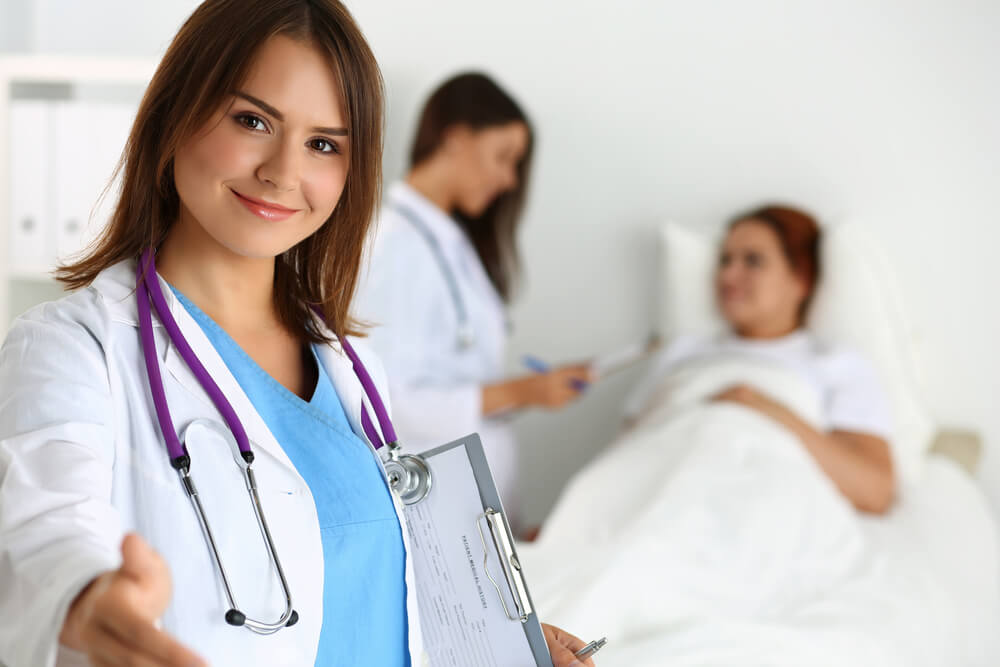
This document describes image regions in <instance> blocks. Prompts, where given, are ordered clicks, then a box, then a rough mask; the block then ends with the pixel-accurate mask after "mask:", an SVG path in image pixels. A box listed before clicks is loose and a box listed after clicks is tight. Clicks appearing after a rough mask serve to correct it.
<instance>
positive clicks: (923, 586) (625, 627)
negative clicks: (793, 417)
mask: <svg viewBox="0 0 1000 667" xmlns="http://www.w3.org/2000/svg"><path fill="white" fill-rule="evenodd" d="M741 363H742V364H745V363H746V362H740V363H737V362H735V361H733V360H720V361H719V362H717V363H713V364H709V365H705V366H702V367H700V368H697V369H688V372H686V373H681V374H679V375H678V376H675V377H673V378H671V380H670V383H669V386H667V387H665V389H664V391H663V392H662V393H661V400H660V401H659V402H658V405H657V407H656V409H654V410H652V411H650V412H649V413H647V414H646V416H645V417H644V419H643V421H642V424H641V425H640V426H639V427H638V428H637V429H636V430H634V431H633V432H631V433H629V434H627V435H625V436H624V437H623V438H621V440H620V441H619V442H618V443H616V445H615V446H613V447H612V448H610V449H609V450H608V452H607V453H605V454H604V455H603V456H602V457H600V458H599V459H598V460H596V461H594V462H593V463H592V464H590V465H589V466H587V467H586V468H585V469H584V470H582V471H581V472H580V473H579V474H578V475H577V476H576V477H575V478H574V480H573V482H572V483H571V484H570V485H569V487H568V488H567V490H566V492H565V493H564V495H563V497H562V498H561V499H560V502H559V503H558V504H557V506H556V508H555V510H554V512H553V514H552V515H551V517H550V519H549V521H547V523H546V525H545V527H544V529H543V531H542V534H541V536H540V538H539V540H538V541H537V542H536V543H534V544H531V545H523V546H521V547H519V551H520V554H521V561H522V563H523V564H524V565H525V568H526V573H527V574H528V576H529V579H530V583H531V585H532V593H533V597H534V601H535V604H536V606H537V607H538V609H539V611H540V616H541V617H542V618H545V619H546V620H547V621H549V622H552V623H555V624H558V625H562V626H563V627H566V628H569V629H572V631H573V632H576V633H580V634H582V635H584V636H587V637H590V636H594V637H599V636H604V635H607V636H608V638H609V644H608V647H607V648H606V649H604V651H602V653H601V655H600V657H601V661H600V664H601V667H609V666H610V667H613V666H614V665H629V666H636V665H671V666H678V665H730V664H739V665H797V666H798V665H810V666H820V665H852V666H855V665H856V666H865V665H872V666H876V665H877V666H879V667H890V666H893V665H900V666H903V665H906V666H908V667H912V666H918V667H919V666H922V665H927V666H928V667H929V666H931V665H934V666H939V665H968V666H970V667H971V666H974V665H975V666H978V665H983V666H985V665H995V664H998V663H1000V653H997V652H996V650H995V647H992V646H990V645H989V644H988V642H989V641H990V637H991V635H992V633H993V629H995V628H996V627H997V621H998V619H1000V614H998V612H997V604H998V583H997V571H996V570H997V563H998V560H997V538H996V534H995V528H994V523H993V521H992V519H991V518H990V516H989V514H988V512H987V510H986V507H985V503H984V501H983V499H982V498H981V497H980V495H979V493H978V491H977V490H976V488H975V487H974V485H973V484H972V483H971V482H970V481H968V480H966V479H965V478H964V477H962V475H961V473H959V472H958V471H957V470H955V469H954V468H952V467H950V465H949V464H948V463H947V462H935V464H934V465H933V466H931V467H930V470H931V471H932V474H928V476H927V478H926V479H925V480H924V481H923V482H921V484H920V486H919V487H915V488H909V489H906V490H905V492H904V493H903V494H902V498H903V500H902V501H901V503H900V504H899V506H898V507H897V508H896V509H895V510H894V511H893V512H892V513H891V514H890V515H888V516H887V517H884V518H859V516H858V515H857V514H856V513H855V512H854V510H853V509H852V508H851V507H850V506H849V505H848V503H847V502H846V501H845V500H844V499H843V498H842V497H841V496H840V494H839V493H838V492H837V490H836V489H835V487H834V486H833V484H832V483H831V482H830V481H829V480H828V479H827V478H826V476H825V475H824V474H823V473H822V471H821V470H819V468H818V466H816V464H815V463H814V461H813V460H812V459H811V457H809V455H808V454H807V453H806V452H805V451H804V449H803V448H802V446H801V445H800V444H799V443H798V441H797V440H795V439H794V438H793V437H792V436H791V435H790V434H789V433H787V432H786V431H785V430H784V429H782V428H781V427H779V426H778V425H777V424H775V423H773V422H771V421H770V420H767V419H765V418H763V417H761V416H759V415H757V414H755V413H753V412H751V411H749V410H746V409H744V408H742V407H739V406H735V405H720V404H709V403H705V402H704V401H703V400H702V399H703V398H704V397H706V396H710V395H712V394H713V393H715V392H716V391H718V390H720V389H722V388H724V387H725V386H728V385H729V384H732V383H733V382H734V381H735V380H737V379H738V378H743V379H745V378H746V377H747V376H748V374H749V375H752V377H754V384H755V385H756V386H758V387H759V388H761V389H763V390H764V391H766V392H767V393H769V394H771V395H773V396H774V397H775V398H777V399H779V400H781V401H783V402H785V403H786V404H787V405H789V406H790V407H793V408H794V409H796V410H797V411H798V412H799V414H801V415H803V416H805V417H807V418H808V417H809V416H810V415H815V414H816V412H815V410H816V407H817V405H818V402H817V397H814V396H810V395H809V394H808V392H807V391H805V390H804V386H803V384H802V383H799V381H798V380H797V378H794V377H792V376H791V375H790V374H788V373H783V372H781V371H779V370H778V369H773V368H768V369H765V368H756V369H753V368H747V367H745V366H741V365H740V364H741Z"/></svg>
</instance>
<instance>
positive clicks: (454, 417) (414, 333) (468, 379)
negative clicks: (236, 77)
mask: <svg viewBox="0 0 1000 667" xmlns="http://www.w3.org/2000/svg"><path fill="white" fill-rule="evenodd" d="M397 206H404V207H406V208H408V209H409V210H411V211H412V212H413V213H415V214H416V215H417V216H418V217H419V219H420V221H421V222H423V223H424V225H425V227H426V228H427V229H428V230H429V231H430V232H431V234H432V235H433V237H434V238H435V239H436V241H437V243H438V246H439V247H440V248H441V252H442V255H443V257H444V260H445V261H446V262H447V264H448V266H449V267H450V269H451V272H452V274H453V275H454V276H455V279H456V282H457V286H458V289H459V293H460V294H461V298H462V302H463V303H464V304H465V309H466V311H467V312H468V324H469V325H470V326H471V329H472V332H473V334H474V341H473V344H472V346H471V347H468V348H465V349H461V348H460V346H459V344H458V335H459V315H458V312H457V309H456V306H455V301H454V298H453V297H452V294H451V292H450V291H449V286H448V282H447V280H446V279H445V275H444V272H443V271H442V267H441V262H440V260H439V259H438V258H437V257H436V256H435V254H434V252H433V250H432V249H431V247H430V245H429V244H428V242H427V239H426V238H425V237H424V236H423V235H422V234H421V233H420V232H419V231H418V230H417V228H416V227H415V226H414V225H413V224H412V222H410V221H409V220H408V219H407V218H406V217H405V216H404V215H403V214H401V213H400V212H399V210H398V209H397ZM376 232H377V233H376V236H375V238H374V241H373V243H372V245H371V249H370V259H369V262H368V266H367V270H366V271H365V272H363V274H362V279H361V281H360V285H359V288H358V294H357V297H356V299H355V312H356V313H357V315H358V317H359V318H361V319H362V320H364V321H365V322H368V323H370V324H372V325H374V326H373V328H372V329H371V330H370V333H369V340H370V342H371V345H372V347H374V348H375V351H376V352H377V353H378V355H379V357H381V359H382V361H383V363H384V364H385V368H386V371H387V372H388V375H389V378H390V380H389V393H390V395H391V396H392V402H393V405H394V406H395V408H394V409H395V412H394V415H395V422H394V423H395V425H396V430H397V431H398V433H399V436H400V438H401V440H402V441H403V442H404V443H405V444H406V446H407V447H408V448H410V449H415V450H417V451H423V450H426V449H429V448H431V447H435V446H438V445H442V444H444V443H446V442H450V441H452V440H455V439H457V438H460V437H462V436H465V435H468V434H469V433H473V432H478V433H479V434H480V436H481V437H482V440H483V447H484V449H485V450H486V456H487V459H488V460H489V463H490V469H491V470H492V472H493V477H494V479H495V480H496V482H497V487H498V489H499V491H500V495H501V498H502V499H503V501H504V505H505V509H506V510H507V511H508V513H509V514H511V513H514V512H515V511H516V507H515V504H516V497H517V496H516V478H517V443H516V441H515V439H514V435H513V432H512V430H511V428H510V426H509V424H508V423H507V420H506V419H504V418H502V417H501V418H484V416H483V407H482V388H483V385H486V384H489V383H492V382H497V381H500V380H503V377H504V376H503V363H504V352H505V348H506V345H507V315H506V308H505V306H504V303H503V300H502V299H501V298H500V295H499V294H498V293H497V291H496V289H495V288H494V287H493V284H492V283H491V282H490V279H489V277H488V275H487V274H486V270H485V268H484V267H483V265H482V262H481V261H480V260H479V256H478V254H477V253H476V250H475V248H474V247H473V246H472V243H471V242H470V241H469V239H468V237H467V236H466V235H465V233H464V231H463V230H462V229H461V228H460V227H459V226H458V224H457V223H456V222H455V221H454V220H453V219H452V218H451V217H449V216H448V215H446V214H445V213H444V212H443V211H442V210H441V209H439V208H438V207H437V206H435V205H434V204H433V203H432V202H430V201H429V200H428V199H426V198H425V197H424V196H422V195H421V194H420V193H418V192H417V191H416V190H415V189H413V188H412V187H411V186H409V185H408V184H407V183H404V182H400V183H396V184H395V185H393V186H392V188H391V189H390V191H389V195H388V198H387V201H386V203H385V205H384V206H383V207H382V216H381V218H380V219H379V222H378V225H377V226H376Z"/></svg>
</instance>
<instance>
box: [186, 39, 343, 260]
mask: <svg viewBox="0 0 1000 667" xmlns="http://www.w3.org/2000/svg"><path fill="white" fill-rule="evenodd" d="M349 150H350V145H349V142H348V130H347V127H346V117H345V111H344V103H343V96H342V92H341V86H340V85H339V82H338V81H337V79H336V77H335V75H334V73H333V72H332V70H331V69H330V66H329V64H328V61H327V59H326V57H325V56H324V55H323V54H322V53H321V52H320V51H319V50H317V49H316V48H314V47H313V46H311V45H309V44H307V43H303V42H300V41H296V40H293V39H291V38H289V37H285V36H276V37H272V38H270V39H269V40H268V41H267V42H265V43H264V44H263V46H261V48H260V51H259V52H258V53H257V55H256V57H255V59H254V61H253V65H252V66H251V67H250V70H249V73H248V76H247V77H246V80H245V81H244V82H243V84H242V85H240V86H239V88H238V90H235V91H233V92H232V95H231V96H229V97H228V98H227V99H226V101H225V103H224V104H223V105H222V107H221V108H220V109H219V110H218V111H217V112H216V113H215V114H213V116H212V117H211V118H210V119H209V120H208V122H207V123H206V124H205V125H204V126H203V127H202V128H201V129H200V130H199V131H198V132H196V133H195V135H194V136H193V137H192V138H191V139H189V140H188V141H187V142H185V143H184V144H182V145H181V146H180V147H179V148H178V150H177V152H176V154H175V157H174V181H175V183H176V187H177V193H178V195H179V197H180V203H181V210H180V218H179V220H178V222H177V224H178V225H181V226H188V227H190V226H192V225H194V226H197V228H199V229H198V230H195V231H203V232H204V234H203V235H201V236H204V237H206V238H207V239H210V242H214V243H215V244H218V245H219V246H221V247H222V248H225V249H227V250H228V251H230V252H232V253H235V254H237V255H239V256H243V257H248V258H274V257H276V256H278V255H280V254H282V253H283V252H285V251H286V250H288V249H289V248H292V247H293V246H295V245H296V244H298V243H299V242H301V241H302V240H304V239H306V238H308V237H309V236H310V235H312V234H313V233H314V232H315V231H316V230H317V229H319V228H320V227H321V226H322V225H323V224H324V223H325V222H326V220H327V219H328V218H329V217H330V215H331V214H332V213H333V210H334V208H335V207H336V206H337V202H338V201H339V200H340V195H341V193H342V192H343V190H344V184H345V182H346V180H347V171H348V164H349V156H348V151H349Z"/></svg>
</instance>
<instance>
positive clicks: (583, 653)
mask: <svg viewBox="0 0 1000 667" xmlns="http://www.w3.org/2000/svg"><path fill="white" fill-rule="evenodd" d="M607 643H608V638H607V637H601V638H600V639H598V640H597V641H593V642H590V643H589V644H587V645H586V646H584V647H583V648H582V649H580V650H579V651H577V652H576V653H574V654H573V655H575V656H576V657H577V658H579V659H580V660H586V659H587V658H589V657H590V656H592V655H594V654H595V653H597V652H598V651H600V650H601V649H602V648H604V645H605V644H607Z"/></svg>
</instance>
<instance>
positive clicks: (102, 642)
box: [87, 628, 163, 667]
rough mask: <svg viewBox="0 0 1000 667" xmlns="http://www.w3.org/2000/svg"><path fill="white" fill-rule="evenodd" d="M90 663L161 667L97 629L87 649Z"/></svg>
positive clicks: (124, 643) (119, 639)
mask: <svg viewBox="0 0 1000 667" xmlns="http://www.w3.org/2000/svg"><path fill="white" fill-rule="evenodd" d="M87 653H88V657H89V658H90V662H91V663H92V664H94V665H101V667H104V666H105V665H106V666H107V667H125V666H129V667H131V666H132V665H134V666H135V667H163V665H162V664H161V663H159V662H155V661H153V660H151V659H149V658H147V657H145V656H143V655H140V654H139V652H138V650H137V649H136V648H135V647H133V646H129V645H128V644H127V643H126V642H124V641H122V639H121V638H119V637H116V636H115V635H114V634H113V633H112V632H110V631H108V630H107V629H105V628H101V629H99V630H98V631H97V632H95V633H94V635H93V636H92V637H91V642H90V644H89V646H88V649H87Z"/></svg>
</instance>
